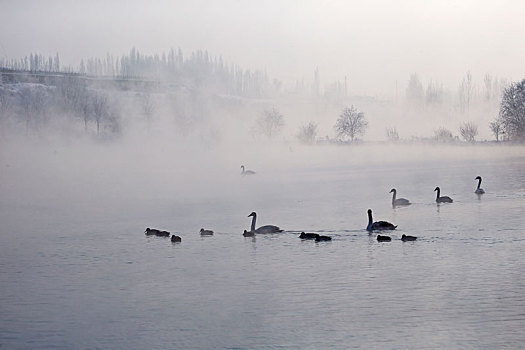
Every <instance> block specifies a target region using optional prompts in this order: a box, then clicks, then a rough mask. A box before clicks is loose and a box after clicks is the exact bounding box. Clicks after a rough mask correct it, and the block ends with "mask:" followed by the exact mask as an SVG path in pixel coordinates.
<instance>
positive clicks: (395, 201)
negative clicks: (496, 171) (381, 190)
mask: <svg viewBox="0 0 525 350" xmlns="http://www.w3.org/2000/svg"><path fill="white" fill-rule="evenodd" d="M241 169H242V172H241V175H254V174H255V171H252V170H245V167H244V165H241ZM475 180H478V186H477V188H476V190H475V191H474V193H476V194H478V195H481V194H483V193H485V191H484V190H483V189H482V188H481V176H477V177H476V178H475ZM434 191H435V192H437V195H436V203H452V202H453V200H452V198H450V197H449V196H441V189H440V188H439V187H436V188H435V189H434ZM389 193H392V206H393V207H394V208H395V207H398V206H408V205H411V204H412V203H410V201H409V200H408V199H406V198H396V195H397V191H396V189H395V188H393V189H391V190H390V192H389ZM367 213H368V225H367V226H366V230H367V231H368V232H369V233H372V232H373V231H387V230H395V229H396V228H397V225H394V224H392V223H390V222H388V221H374V219H373V217H372V209H368V211H367ZM248 217H251V218H252V224H251V227H250V231H247V230H244V232H243V234H242V235H243V236H244V237H255V235H256V234H267V233H279V232H283V230H282V229H281V228H280V227H279V226H275V225H264V226H261V227H258V228H255V223H256V220H257V214H256V213H255V212H252V213H251V214H250V215H248ZM144 233H145V234H146V236H157V237H170V235H171V233H170V232H168V231H163V230H158V229H152V228H149V227H148V228H146V231H144ZM200 235H201V236H213V231H212V230H205V229H204V228H201V229H200ZM299 238H300V239H307V240H315V241H316V242H321V241H331V240H332V237H330V236H322V235H319V234H317V233H305V232H301V234H300V235H299ZM376 239H377V241H378V242H390V241H391V240H392V238H391V237H390V236H385V235H377V237H376ZM416 239H417V237H415V236H408V235H402V236H401V240H402V241H403V242H407V241H415V240H416ZM171 241H172V242H174V243H179V242H182V238H181V237H179V236H176V235H171Z"/></svg>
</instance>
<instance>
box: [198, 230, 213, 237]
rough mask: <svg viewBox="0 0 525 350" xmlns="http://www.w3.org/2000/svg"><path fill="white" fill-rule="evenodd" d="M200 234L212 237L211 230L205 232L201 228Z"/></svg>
mask: <svg viewBox="0 0 525 350" xmlns="http://www.w3.org/2000/svg"><path fill="white" fill-rule="evenodd" d="M200 233H201V236H213V231H212V230H205V229H203V228H201V230H200Z"/></svg>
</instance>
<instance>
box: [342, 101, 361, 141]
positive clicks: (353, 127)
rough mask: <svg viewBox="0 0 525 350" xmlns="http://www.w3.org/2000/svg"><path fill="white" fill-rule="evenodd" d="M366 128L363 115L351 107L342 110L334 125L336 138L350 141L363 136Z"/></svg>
mask: <svg viewBox="0 0 525 350" xmlns="http://www.w3.org/2000/svg"><path fill="white" fill-rule="evenodd" d="M367 127H368V122H367V121H366V119H365V115H364V113H363V112H359V111H358V110H357V109H356V108H355V107H354V106H353V105H352V106H351V107H350V108H348V107H345V108H344V109H343V111H342V112H341V114H340V115H339V118H338V119H337V122H336V123H335V125H334V129H335V131H336V133H337V137H338V138H340V139H344V138H346V137H349V138H350V140H351V141H354V139H355V138H356V136H358V135H363V134H364V133H365V131H366V128H367Z"/></svg>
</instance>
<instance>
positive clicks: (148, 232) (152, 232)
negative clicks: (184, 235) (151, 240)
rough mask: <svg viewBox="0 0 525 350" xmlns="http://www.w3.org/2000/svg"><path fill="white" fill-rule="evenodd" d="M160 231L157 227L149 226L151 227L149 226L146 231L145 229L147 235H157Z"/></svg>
mask: <svg viewBox="0 0 525 350" xmlns="http://www.w3.org/2000/svg"><path fill="white" fill-rule="evenodd" d="M159 232H160V230H157V229H154V228H149V227H147V228H146V231H144V233H145V234H146V236H153V235H157V234H158V233H159Z"/></svg>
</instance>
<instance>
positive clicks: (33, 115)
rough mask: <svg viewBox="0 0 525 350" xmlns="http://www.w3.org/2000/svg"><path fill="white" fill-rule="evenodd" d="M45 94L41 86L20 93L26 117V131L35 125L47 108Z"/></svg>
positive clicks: (28, 88) (30, 87)
mask: <svg viewBox="0 0 525 350" xmlns="http://www.w3.org/2000/svg"><path fill="white" fill-rule="evenodd" d="M45 102H46V99H45V92H44V91H43V90H42V87H41V86H28V87H26V88H24V89H22V90H21V91H20V103H21V105H22V109H23V111H24V115H25V124H26V131H29V128H30V127H31V124H34V123H35V121H36V119H37V117H39V116H40V115H41V114H42V113H43V112H44V108H45Z"/></svg>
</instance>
